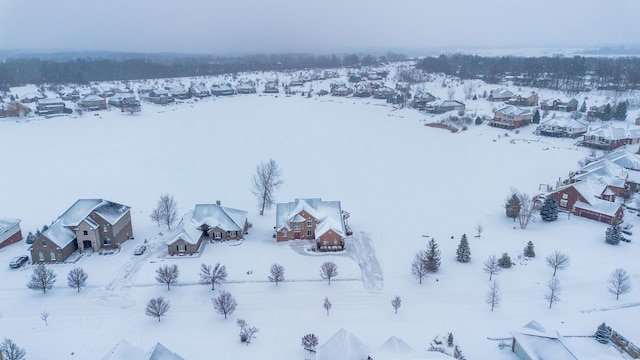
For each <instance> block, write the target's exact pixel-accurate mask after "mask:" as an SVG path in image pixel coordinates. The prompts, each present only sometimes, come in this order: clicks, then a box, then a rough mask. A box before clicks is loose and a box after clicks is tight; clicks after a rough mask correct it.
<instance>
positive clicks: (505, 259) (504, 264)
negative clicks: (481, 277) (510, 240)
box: [498, 253, 511, 269]
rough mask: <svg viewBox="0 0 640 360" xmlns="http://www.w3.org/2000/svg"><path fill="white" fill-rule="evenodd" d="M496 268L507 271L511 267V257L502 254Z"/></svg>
mask: <svg viewBox="0 0 640 360" xmlns="http://www.w3.org/2000/svg"><path fill="white" fill-rule="evenodd" d="M498 266H500V267H501V268H504V269H508V268H510V267H511V256H509V254H507V253H504V254H502V257H501V258H500V259H498Z"/></svg>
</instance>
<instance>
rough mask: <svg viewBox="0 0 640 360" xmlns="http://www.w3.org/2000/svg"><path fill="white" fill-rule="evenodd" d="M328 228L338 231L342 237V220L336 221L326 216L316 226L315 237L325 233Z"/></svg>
mask: <svg viewBox="0 0 640 360" xmlns="http://www.w3.org/2000/svg"><path fill="white" fill-rule="evenodd" d="M329 230H333V231H335V232H336V233H338V234H339V235H340V236H342V237H344V230H343V226H342V222H341V221H340V222H338V221H336V220H335V219H333V218H330V217H326V218H324V220H322V221H321V222H320V223H318V226H317V227H316V237H320V236H321V235H322V234H324V233H326V232H327V231H329Z"/></svg>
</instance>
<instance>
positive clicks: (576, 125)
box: [540, 116, 589, 129]
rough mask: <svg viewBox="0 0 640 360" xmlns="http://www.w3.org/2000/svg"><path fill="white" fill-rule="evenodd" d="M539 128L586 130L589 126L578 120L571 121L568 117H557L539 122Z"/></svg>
mask: <svg viewBox="0 0 640 360" xmlns="http://www.w3.org/2000/svg"><path fill="white" fill-rule="evenodd" d="M540 126H541V127H559V128H569V129H586V128H587V127H588V126H589V125H588V124H587V123H586V122H584V121H580V120H576V119H572V118H570V117H568V116H557V117H555V118H553V119H548V120H545V121H542V122H540Z"/></svg>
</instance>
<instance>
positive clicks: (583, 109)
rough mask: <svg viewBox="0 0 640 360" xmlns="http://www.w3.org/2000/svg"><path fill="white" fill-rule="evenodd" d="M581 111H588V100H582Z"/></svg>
mask: <svg viewBox="0 0 640 360" xmlns="http://www.w3.org/2000/svg"><path fill="white" fill-rule="evenodd" d="M580 112H581V113H586V112H587V102H586V101H582V106H580Z"/></svg>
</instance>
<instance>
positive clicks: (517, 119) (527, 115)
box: [489, 105, 533, 130]
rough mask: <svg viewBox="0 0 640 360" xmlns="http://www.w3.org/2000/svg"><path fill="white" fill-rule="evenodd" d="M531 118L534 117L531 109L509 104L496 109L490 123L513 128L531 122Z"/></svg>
mask: <svg viewBox="0 0 640 360" xmlns="http://www.w3.org/2000/svg"><path fill="white" fill-rule="evenodd" d="M531 119H533V113H532V112H531V110H527V109H522V108H519V107H517V106H513V105H508V106H505V107H503V108H500V109H498V110H496V112H495V113H494V114H493V119H492V120H491V121H489V125H490V126H493V127H498V128H501V129H509V130H512V129H517V128H519V127H522V126H526V125H529V124H531Z"/></svg>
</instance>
